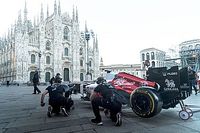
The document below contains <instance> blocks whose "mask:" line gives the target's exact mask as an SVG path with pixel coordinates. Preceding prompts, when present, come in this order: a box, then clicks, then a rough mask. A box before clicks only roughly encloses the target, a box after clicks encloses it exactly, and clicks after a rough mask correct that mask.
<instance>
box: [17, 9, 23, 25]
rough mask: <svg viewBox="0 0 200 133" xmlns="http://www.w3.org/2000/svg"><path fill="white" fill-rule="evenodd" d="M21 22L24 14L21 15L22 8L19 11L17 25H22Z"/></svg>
mask: <svg viewBox="0 0 200 133" xmlns="http://www.w3.org/2000/svg"><path fill="white" fill-rule="evenodd" d="M21 24H22V16H21V10H20V11H19V13H18V20H17V25H18V26H21Z"/></svg>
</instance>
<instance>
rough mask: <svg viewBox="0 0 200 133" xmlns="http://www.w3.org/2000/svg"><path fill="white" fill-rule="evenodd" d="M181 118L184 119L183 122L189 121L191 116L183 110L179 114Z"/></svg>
mask: <svg viewBox="0 0 200 133" xmlns="http://www.w3.org/2000/svg"><path fill="white" fill-rule="evenodd" d="M179 117H180V118H181V119H182V120H188V119H189V118H190V114H189V113H188V112H187V111H184V110H181V111H180V112H179Z"/></svg>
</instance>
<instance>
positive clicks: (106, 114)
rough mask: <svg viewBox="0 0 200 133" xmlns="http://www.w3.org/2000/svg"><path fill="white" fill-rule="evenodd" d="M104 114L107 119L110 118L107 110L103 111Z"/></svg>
mask: <svg viewBox="0 0 200 133" xmlns="http://www.w3.org/2000/svg"><path fill="white" fill-rule="evenodd" d="M103 112H104V114H105V116H106V117H107V118H110V111H109V110H108V109H104V111H103Z"/></svg>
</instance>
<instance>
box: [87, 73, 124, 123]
mask: <svg viewBox="0 0 200 133" xmlns="http://www.w3.org/2000/svg"><path fill="white" fill-rule="evenodd" d="M97 84H98V86H97V87H96V88H95V89H94V91H93V92H92V94H91V97H90V100H91V104H92V109H93V112H94V115H95V118H94V119H91V122H93V123H95V124H97V125H103V122H102V119H101V115H100V110H99V107H100V106H101V107H103V108H104V109H108V110H110V118H111V120H112V121H113V122H115V126H121V124H122V118H121V108H122V104H121V102H120V101H118V100H117V98H116V97H115V95H114V90H115V88H113V87H112V86H111V85H110V84H108V83H106V80H105V79H104V78H103V77H99V78H97Z"/></svg>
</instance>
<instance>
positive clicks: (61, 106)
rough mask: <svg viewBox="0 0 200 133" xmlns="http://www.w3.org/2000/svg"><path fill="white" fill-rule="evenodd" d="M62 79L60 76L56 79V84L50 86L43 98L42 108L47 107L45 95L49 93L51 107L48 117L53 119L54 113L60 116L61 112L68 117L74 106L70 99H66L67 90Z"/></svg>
mask: <svg viewBox="0 0 200 133" xmlns="http://www.w3.org/2000/svg"><path fill="white" fill-rule="evenodd" d="M61 82H62V78H61V77H60V76H56V77H55V83H54V84H53V85H52V86H48V87H47V88H46V90H45V91H44V92H43V93H42V96H41V106H42V107H43V106H44V105H45V103H44V98H45V95H46V94H48V93H49V106H48V112H47V116H48V117H51V116H52V113H56V114H59V113H60V110H61V111H62V112H63V114H64V115H65V116H68V115H69V114H68V111H69V110H70V107H71V106H72V105H73V101H72V99H71V98H69V97H65V93H66V92H65V88H64V86H63V85H61Z"/></svg>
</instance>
